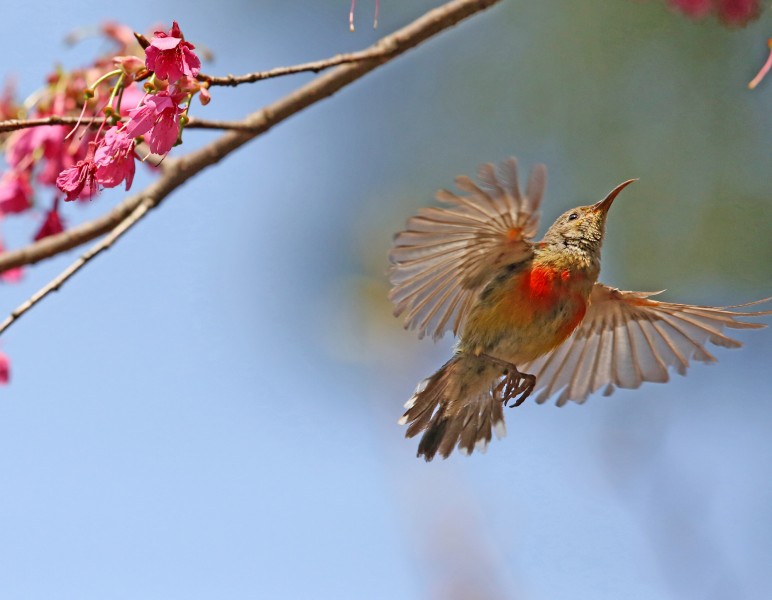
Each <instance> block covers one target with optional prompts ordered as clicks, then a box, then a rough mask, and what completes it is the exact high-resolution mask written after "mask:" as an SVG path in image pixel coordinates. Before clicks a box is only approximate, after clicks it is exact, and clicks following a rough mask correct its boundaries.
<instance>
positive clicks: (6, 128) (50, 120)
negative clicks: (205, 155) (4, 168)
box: [0, 116, 249, 133]
mask: <svg viewBox="0 0 772 600" xmlns="http://www.w3.org/2000/svg"><path fill="white" fill-rule="evenodd" d="M102 121H104V117H83V118H80V117H75V116H71V117H60V116H52V117H42V118H39V119H9V120H7V121H0V133H8V132H10V131H17V130H19V129H27V128H29V127H47V126H50V125H71V126H73V127H74V126H75V125H78V124H80V125H91V126H93V127H98V126H99V125H101V124H102ZM185 127H186V128H189V129H224V130H233V131H249V127H248V126H247V125H245V124H244V121H215V120H211V119H201V118H198V117H190V119H189V120H188V122H187V124H186V125H185Z"/></svg>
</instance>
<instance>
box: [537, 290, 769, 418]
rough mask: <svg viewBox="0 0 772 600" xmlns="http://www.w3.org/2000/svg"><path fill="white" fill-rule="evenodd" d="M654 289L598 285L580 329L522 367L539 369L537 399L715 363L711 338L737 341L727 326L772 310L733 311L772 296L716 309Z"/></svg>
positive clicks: (747, 325) (571, 396)
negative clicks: (663, 296)
mask: <svg viewBox="0 0 772 600" xmlns="http://www.w3.org/2000/svg"><path fill="white" fill-rule="evenodd" d="M655 293H659V292H654V293H645V292H624V291H620V290H617V289H614V288H610V287H607V286H605V285H603V284H600V283H596V284H595V287H594V288H593V291H592V294H591V295H590V306H589V308H588V310H587V313H586V315H585V317H584V320H583V321H582V323H581V325H580V326H579V327H578V328H577V329H576V331H574V333H573V334H571V336H570V337H569V338H568V339H567V340H566V341H565V342H563V343H562V344H561V345H560V346H558V347H557V348H555V349H554V350H552V351H551V352H550V353H548V354H546V355H545V356H542V357H540V358H538V359H536V360H534V361H531V362H530V363H529V364H527V365H523V366H522V369H524V370H525V372H530V373H533V374H534V375H536V387H535V391H537V392H538V394H537V396H536V401H537V402H540V403H541V402H544V401H546V400H547V399H548V398H550V397H552V396H555V395H558V394H559V395H558V396H557V404H558V406H561V405H563V404H565V403H566V402H568V401H569V400H573V401H574V402H584V400H586V399H587V397H588V396H589V395H590V394H591V393H593V392H595V391H597V390H599V389H600V388H602V387H604V386H605V391H604V395H609V394H611V393H613V391H614V389H615V388H617V387H620V388H637V387H639V386H640V385H641V384H642V383H643V382H645V381H651V382H660V383H664V382H666V381H668V379H669V376H670V374H669V371H670V369H674V370H675V371H676V372H677V373H679V374H681V375H684V374H685V373H686V369H687V368H688V367H689V361H690V360H696V361H701V362H714V361H715V360H716V358H715V357H714V356H713V355H712V354H711V353H710V352H708V350H707V349H706V345H707V343H708V342H710V343H712V344H715V345H718V346H723V347H726V348H737V347H739V346H740V345H741V344H740V342H738V341H737V340H735V339H733V338H731V337H729V336H728V335H727V334H726V333H725V329H758V328H761V327H765V325H764V324H763V323H752V322H748V321H741V320H738V318H741V317H757V316H761V315H770V314H772V310H761V311H756V312H750V311H739V310H735V309H738V308H746V307H748V306H754V305H757V304H762V303H765V302H769V301H770V300H772V298H766V299H764V300H759V301H757V302H751V303H749V304H740V305H737V306H728V307H723V308H719V307H713V306H691V305H688V304H676V303H673V302H660V301H657V300H652V299H650V296H652V295H654V294H655Z"/></svg>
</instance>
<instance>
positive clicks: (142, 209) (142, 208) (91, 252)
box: [0, 199, 153, 335]
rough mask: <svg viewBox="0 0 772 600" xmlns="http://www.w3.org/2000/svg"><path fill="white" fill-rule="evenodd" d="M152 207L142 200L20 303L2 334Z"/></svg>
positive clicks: (112, 242)
mask: <svg viewBox="0 0 772 600" xmlns="http://www.w3.org/2000/svg"><path fill="white" fill-rule="evenodd" d="M152 207H153V203H152V201H148V200H147V199H145V200H144V201H142V202H140V203H139V205H137V207H136V208H135V209H134V211H133V212H132V213H131V214H129V216H128V217H126V218H125V219H124V220H123V221H121V222H120V223H119V224H118V226H117V227H116V228H115V229H113V230H112V231H111V232H110V233H109V234H107V235H106V236H105V237H104V238H102V240H101V241H100V242H99V243H97V244H95V245H94V246H92V247H91V248H89V249H88V251H86V252H84V253H83V254H81V255H80V257H79V258H78V260H76V261H75V262H74V263H72V264H71V265H70V266H69V267H67V268H66V269H65V270H64V271H62V272H61V273H60V274H59V275H57V276H56V278H54V279H53V280H51V281H50V282H49V283H48V284H46V285H45V286H44V287H43V288H41V289H40V290H38V291H37V292H36V293H35V294H33V295H32V296H31V297H30V298H29V299H28V300H26V301H25V302H23V303H22V304H21V305H19V306H18V307H17V308H16V310H14V311H13V312H12V313H11V314H10V315H8V317H7V318H6V319H5V321H3V322H2V323H0V335H1V334H2V333H3V332H4V331H5V330H6V329H8V328H9V327H10V326H11V325H13V324H14V323H15V322H16V320H17V319H18V318H19V317H21V316H22V315H23V314H24V313H26V312H27V311H28V310H30V309H31V308H32V307H33V306H35V305H36V304H37V303H38V302H40V301H41V300H42V299H43V298H45V297H46V296H48V294H50V293H51V292H58V291H59V290H60V289H61V287H62V286H63V285H64V284H65V282H66V281H67V280H68V279H70V277H72V276H73V275H75V273H77V272H78V271H80V270H81V269H82V268H83V267H85V266H86V264H88V262H89V261H90V260H91V259H93V258H94V257H95V256H97V255H98V254H100V253H101V252H104V251H105V250H107V249H108V248H109V247H110V246H112V245H113V244H114V243H115V241H116V240H117V239H118V238H119V237H121V236H122V235H123V234H124V233H126V232H127V231H128V230H129V229H131V228H132V227H133V226H134V225H136V224H137V223H138V222H139V220H140V219H141V218H142V217H144V216H145V215H146V214H147V212H148V211H149V210H150V209H151V208H152Z"/></svg>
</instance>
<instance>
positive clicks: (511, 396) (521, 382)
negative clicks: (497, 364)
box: [493, 369, 536, 408]
mask: <svg viewBox="0 0 772 600" xmlns="http://www.w3.org/2000/svg"><path fill="white" fill-rule="evenodd" d="M513 370H514V372H512V371H513ZM535 386H536V376H535V375H531V374H529V373H521V372H520V371H518V370H517V369H507V370H506V371H505V372H504V379H503V380H502V381H501V382H500V383H499V384H498V385H497V386H496V387H495V388H494V389H493V397H494V398H495V399H496V400H498V401H499V402H502V403H503V404H504V405H506V406H509V407H510V408H514V407H515V406H520V405H521V404H522V403H523V402H524V401H525V399H526V398H528V396H530V395H531V392H532V391H533V388H534V387H535ZM510 400H513V403H512V404H509V401H510Z"/></svg>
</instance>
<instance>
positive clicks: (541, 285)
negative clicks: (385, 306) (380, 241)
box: [389, 158, 772, 461]
mask: <svg viewBox="0 0 772 600" xmlns="http://www.w3.org/2000/svg"><path fill="white" fill-rule="evenodd" d="M478 181H479V183H477V184H476V183H474V182H473V181H472V179H470V178H469V177H466V176H459V177H457V178H456V186H457V187H458V189H459V190H460V191H461V192H464V194H456V193H453V192H450V191H447V190H440V191H439V192H437V196H436V197H437V200H439V201H440V202H442V203H444V204H445V205H446V206H447V207H443V208H439V207H431V208H422V209H420V210H419V211H418V214H417V215H416V216H414V217H411V218H410V219H409V220H408V221H407V226H406V229H405V230H404V231H401V232H399V233H397V234H396V235H395V237H394V244H393V247H392V249H391V251H390V253H389V260H390V262H391V271H390V279H391V283H392V288H391V292H390V294H389V298H390V299H391V301H392V302H393V303H394V305H395V310H394V314H395V316H400V315H404V323H405V327H406V328H408V329H415V330H417V331H418V335H419V337H424V336H425V335H427V334H428V335H431V336H432V337H433V338H434V339H435V340H436V339H438V338H440V337H442V335H443V334H444V333H445V332H446V331H452V332H453V334H454V335H457V336H458V342H457V344H456V347H455V352H454V354H453V357H452V358H451V359H450V360H449V361H448V362H446V363H445V364H444V365H443V366H442V367H441V368H440V369H439V370H438V371H437V372H436V373H434V375H432V376H431V377H428V378H427V379H424V380H423V381H422V382H421V383H420V384H419V385H418V387H417V388H416V390H415V393H414V394H413V396H412V397H411V398H410V399H409V400H408V401H407V403H406V404H405V408H406V409H407V410H406V412H405V413H404V415H403V416H402V418H401V419H400V420H399V423H400V424H402V425H408V427H407V432H406V434H405V435H406V437H408V438H412V437H414V436H416V435H418V434H419V433H423V435H422V436H421V440H420V442H419V444H418V456H419V457H420V456H423V457H424V459H426V460H427V461H430V460H432V458H434V456H435V455H436V454H437V453H439V454H440V455H441V456H442V457H443V458H447V457H448V456H449V455H450V453H451V452H452V451H453V449H454V448H455V447H456V446H458V448H459V450H461V451H462V452H464V453H465V454H471V453H472V451H473V450H475V449H478V450H480V451H485V449H486V448H487V446H488V443H489V442H490V440H491V437H492V436H491V434H492V433H495V434H496V436H497V437H499V438H501V437H503V435H505V433H506V427H505V425H504V410H503V407H504V406H506V405H508V404H509V402H510V401H511V402H512V404H511V406H519V405H520V404H521V403H522V402H523V401H524V400H525V399H526V398H527V397H528V396H530V395H531V394H532V393H536V394H537V395H536V402H538V403H542V402H545V401H546V400H547V399H548V398H550V397H552V396H555V395H557V405H558V406H562V405H564V404H565V403H566V402H568V401H569V400H573V401H574V402H579V403H581V402H584V401H585V400H586V399H587V397H588V396H589V395H590V394H591V393H593V392H596V391H597V390H600V389H601V388H603V389H604V392H603V394H604V395H606V396H607V395H609V394H611V393H612V392H613V391H614V389H615V388H637V387H639V386H640V385H641V384H642V383H643V382H644V381H652V382H660V383H664V382H666V381H668V379H669V371H670V369H671V368H674V369H675V370H676V371H677V372H678V373H679V374H681V375H683V374H685V373H686V369H687V367H688V366H689V361H690V360H696V361H701V362H714V361H715V360H716V358H715V357H714V356H713V355H712V354H710V352H708V350H706V348H705V346H706V344H707V342H711V343H713V344H716V345H719V346H724V347H727V348H737V347H739V346H740V345H741V344H740V342H738V341H737V340H734V339H732V338H731V337H728V336H727V335H725V334H724V329H725V328H733V329H758V328H761V327H764V326H765V325H763V324H761V323H752V322H748V321H743V320H739V319H738V317H754V316H759V315H768V314H772V311H769V310H767V311H756V312H745V311H739V310H737V309H741V308H745V307H748V306H752V305H756V304H761V303H764V302H767V301H769V300H771V299H772V298H766V299H764V300H759V301H757V302H751V303H748V304H740V305H737V306H728V307H723V308H717V307H712V306H692V305H689V304H675V303H672V302H662V301H658V300H654V299H652V296H654V295H656V294H659V293H661V292H626V291H622V290H619V289H616V288H612V287H609V286H607V285H604V284H602V283H599V282H598V274H599V273H600V249H601V244H602V243H603V234H604V230H605V226H606V219H607V217H608V213H609V209H610V208H611V205H612V204H613V203H614V199H615V198H616V197H617V196H618V195H619V193H620V192H621V191H622V190H623V189H624V188H625V187H627V186H628V185H630V184H631V183H633V182H634V181H636V180H635V179H630V180H628V181H625V182H623V183H621V184H619V185H618V186H616V187H615V188H614V189H613V190H611V191H610V192H609V193H608V195H607V196H606V197H605V198H603V200H601V201H599V202H596V203H595V204H591V205H589V206H579V207H577V208H572V209H571V210H569V211H567V212H565V213H563V214H562V215H561V216H560V217H558V219H557V220H556V221H555V222H554V223H553V224H552V226H551V227H550V228H549V229H548V230H547V232H546V233H545V234H544V237H543V238H542V240H541V241H539V242H535V241H533V238H534V237H535V236H536V233H537V228H538V225H539V206H540V204H541V201H542V197H543V195H544V188H545V185H546V181H547V171H546V168H545V167H544V165H537V166H535V167H534V168H533V170H532V171H531V174H530V176H529V179H528V184H527V185H526V189H525V193H521V191H520V185H519V182H518V167H517V161H516V160H515V159H514V158H509V159H507V160H505V161H504V162H502V163H501V165H499V168H498V169H496V167H494V165H492V164H484V165H482V166H481V167H480V168H479V170H478ZM459 334H460V335H459Z"/></svg>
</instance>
